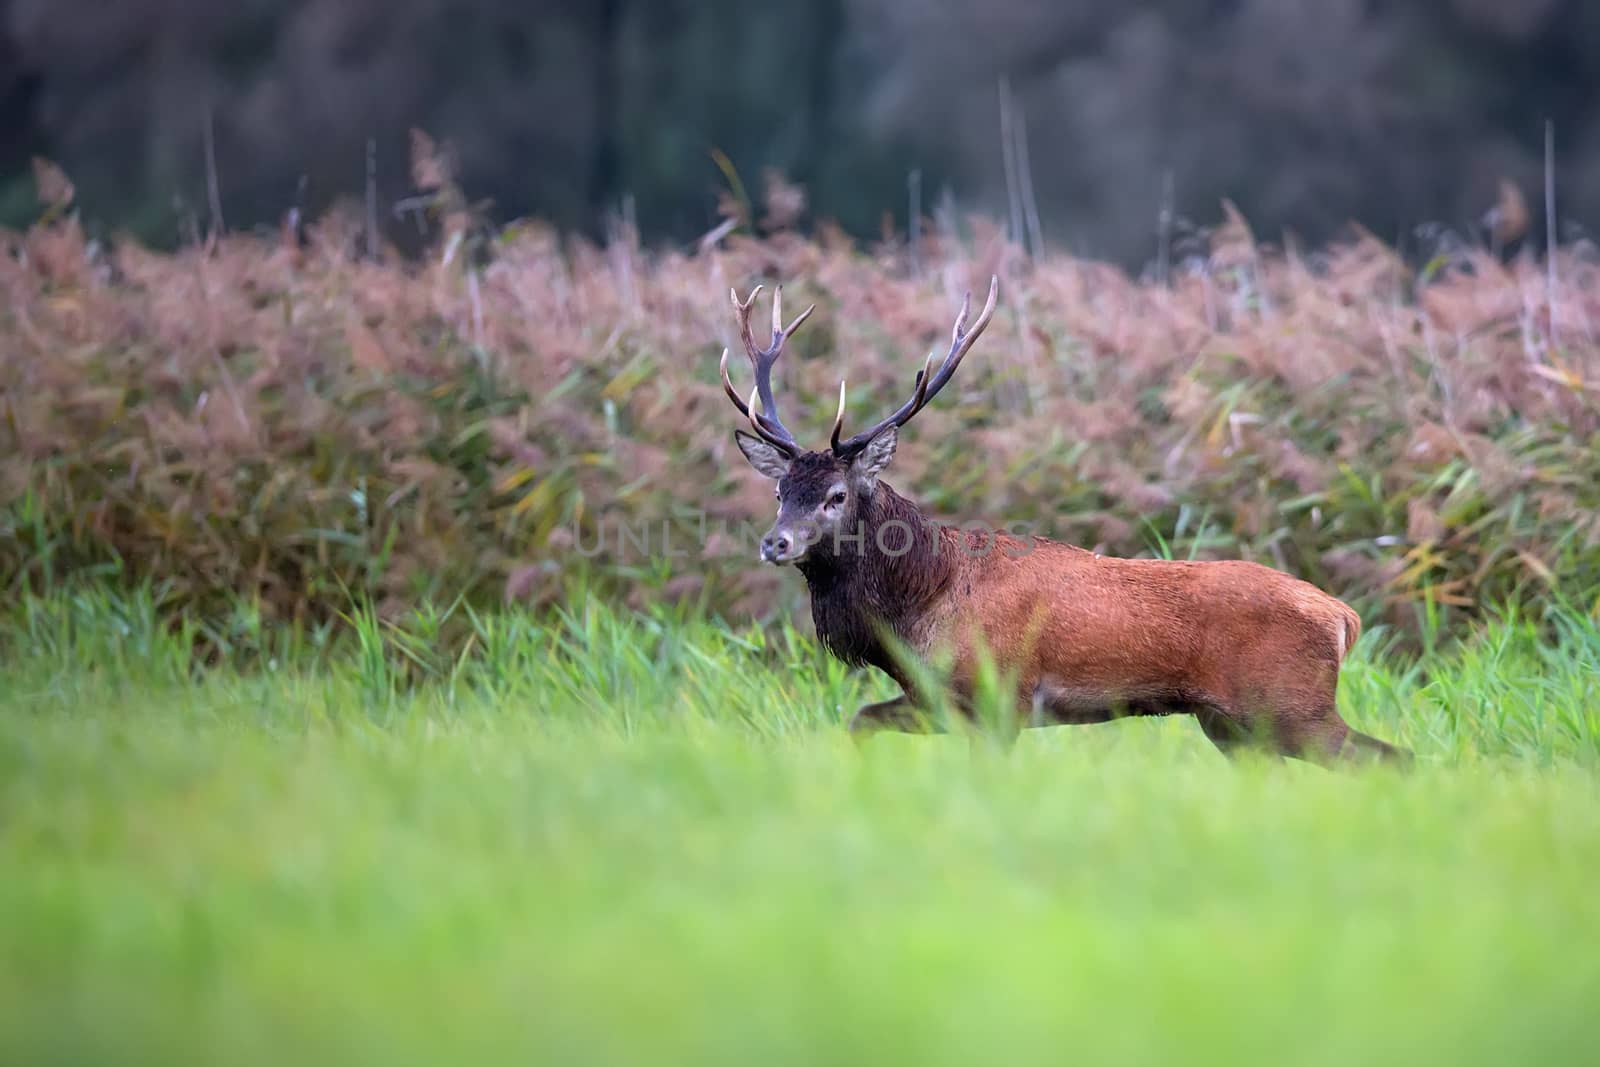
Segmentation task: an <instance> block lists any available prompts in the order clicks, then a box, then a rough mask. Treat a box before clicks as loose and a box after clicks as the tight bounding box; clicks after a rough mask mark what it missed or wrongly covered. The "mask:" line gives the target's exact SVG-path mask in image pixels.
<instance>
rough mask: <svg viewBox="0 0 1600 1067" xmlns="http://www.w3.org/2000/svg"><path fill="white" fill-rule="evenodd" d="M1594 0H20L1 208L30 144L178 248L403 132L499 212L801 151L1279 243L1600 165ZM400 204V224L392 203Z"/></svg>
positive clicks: (561, 203)
mask: <svg viewBox="0 0 1600 1067" xmlns="http://www.w3.org/2000/svg"><path fill="white" fill-rule="evenodd" d="M1597 44H1600V5H1597V4H1595V3H1593V2H1587V3H1586V2H1585V0H1514V2H1513V0H1411V2H1406V3H1400V2H1394V0H1164V2H1145V3H1128V2H1124V0H937V2H935V0H927V2H920V3H903V2H901V3H897V2H892V0H815V2H813V3H807V4H793V3H791V4H778V3H758V2H752V0H739V2H735V0H697V2H694V3H690V2H688V0H519V2H513V0H453V2H446V0H235V2H233V3H229V4H217V3H213V2H210V0H116V2H107V0H0V225H20V224H23V223H26V222H27V221H30V220H31V219H32V218H33V217H34V216H35V214H36V211H37V208H36V202H35V199H34V188H33V185H32V181H31V176H30V171H29V160H30V158H31V157H33V156H36V155H38V156H45V157H48V158H50V159H52V160H54V161H56V162H58V163H60V164H61V165H62V166H63V167H64V168H65V169H66V171H67V172H68V174H70V175H71V177H72V179H73V180H74V181H75V182H76V184H77V187H78V194H79V205H80V207H81V209H82V211H83V213H84V219H85V222H86V224H88V225H89V226H90V227H91V228H92V229H98V230H102V231H104V232H108V233H109V232H115V231H118V230H126V231H129V232H131V233H133V234H135V235H137V236H138V237H140V238H141V239H143V240H144V241H147V242H151V243H154V244H157V245H163V244H172V243H175V242H176V241H178V240H179V239H180V235H181V234H182V233H183V228H182V220H183V218H184V217H185V216H186V215H188V214H192V213H194V212H196V211H197V210H203V209H204V207H205V205H206V202H207V189H206V177H205V175H206V165H205V159H206V156H207V150H208V141H211V142H212V143H213V146H214V157H215V161H216V174H217V191H218V194H219V200H220V205H221V207H222V210H223V212H224V217H225V220H226V222H227V224H228V226H229V227H230V228H234V229H239V228H246V227H250V226H255V225H260V224H271V223H274V222H275V221H276V220H277V219H279V218H281V217H282V215H283V213H284V212H285V211H287V210H289V209H290V208H292V207H299V208H301V209H302V210H303V211H304V212H306V213H308V214H315V213H316V212H318V211H320V210H321V209H323V208H325V207H326V206H327V205H328V204H330V203H332V202H333V201H335V200H336V199H338V198H339V197H341V196H346V195H354V196H360V195H362V192H363V190H364V188H365V187H366V183H367V181H368V167H369V154H368V149H369V145H370V146H371V147H372V150H373V151H372V157H371V161H370V162H371V165H372V173H373V175H374V177H375V181H376V188H377V189H378V193H379V199H380V202H381V203H383V204H385V206H388V205H392V203H393V202H394V201H395V200H397V199H399V198H401V197H403V196H404V195H406V193H407V191H408V190H409V189H410V184H409V181H408V169H407V158H408V151H409V148H408V140H407V133H408V130H409V129H410V128H412V127H420V128H422V129H424V130H426V131H427V132H428V133H430V134H431V135H433V136H434V137H435V138H437V139H439V140H440V141H443V142H446V143H449V144H451V145H453V146H454V148H455V150H456V152H457V154H458V157H459V165H460V177H461V184H462V186H463V188H464V189H465V190H466V191H467V192H468V194H469V195H472V196H475V197H483V198H484V199H485V200H486V201H488V202H489V204H490V212H491V214H492V215H493V216H494V217H496V218H502V219H504V218H509V217H513V216H529V215H536V216H540V217H543V218H546V219H548V220H550V221H551V222H553V223H555V224H557V225H558V226H560V227H561V228H563V229H569V230H576V231H580V232H589V233H596V234H598V233H601V232H603V230H604V227H605V225H606V219H607V218H608V216H610V215H611V214H613V213H622V214H625V215H627V216H629V217H631V218H632V219H633V220H634V221H635V222H636V224H637V226H638V228H639V230H640V232H641V233H642V235H643V236H644V238H645V239H646V240H647V241H661V240H691V239H693V238H695V237H697V236H699V235H700V234H702V233H704V232H705V231H706V230H708V229H709V228H711V227H714V226H715V225H716V224H717V222H718V221H719V215H718V200H719V197H720V196H722V195H724V194H726V193H729V192H732V193H733V194H735V195H737V194H738V193H739V190H740V186H741V185H743V186H748V187H749V188H751V189H752V190H753V189H755V188H757V187H759V185H760V184H761V181H762V175H763V172H764V171H765V170H766V169H767V168H776V169H777V170H779V171H781V172H782V173H783V174H784V175H786V176H787V177H788V178H789V179H791V180H792V181H794V182H796V183H798V184H799V185H800V186H802V187H803V188H804V189H805V191H806V195H807V205H806V208H807V212H808V217H809V218H812V219H816V218H829V219H834V220H837V221H838V222H839V223H841V224H842V225H843V226H844V227H846V228H847V229H848V230H849V231H851V232H852V233H855V234H857V235H861V236H871V235H875V234H877V233H878V232H880V231H881V230H882V229H883V228H884V226H885V225H886V224H891V225H894V226H896V227H901V228H903V227H904V225H905V220H906V218H907V215H908V210H909V208H908V205H909V203H910V198H911V196H912V195H913V190H912V184H913V175H914V174H915V175H916V179H915V183H916V185H917V186H918V188H917V189H916V193H915V195H917V196H919V197H920V199H921V201H922V203H923V205H924V207H925V208H926V210H929V211H932V210H934V209H935V208H936V207H937V205H938V204H939V203H940V202H941V201H944V202H948V203H954V204H957V205H959V206H960V207H961V208H962V209H964V210H970V209H975V210H980V211H985V212H992V213H994V214H996V215H998V216H1000V217H1005V216H1006V215H1007V214H1010V215H1012V216H1013V219H1014V221H1015V222H1016V223H1017V224H1019V225H1020V226H1021V227H1023V228H1024V229H1026V230H1028V231H1030V233H1031V234H1032V236H1033V238H1034V239H1036V240H1037V239H1038V238H1039V237H1043V239H1045V240H1048V241H1049V242H1050V243H1051V244H1052V245H1053V246H1056V247H1059V248H1063V249H1065V250H1067V251H1071V252H1073V253H1075V254H1077V255H1081V256H1092V257H1103V258H1108V259H1111V260H1114V261H1118V262H1120V263H1122V264H1124V265H1138V264H1141V263H1144V262H1147V261H1148V260H1150V259H1151V257H1152V256H1153V255H1154V251H1155V248H1156V244H1157V240H1156V232H1157V228H1158V225H1159V222H1158V219H1159V218H1160V217H1161V214H1162V211H1163V207H1164V206H1166V207H1169V208H1170V211H1169V212H1168V218H1169V219H1171V220H1173V221H1172V222H1171V223H1170V225H1172V226H1173V227H1175V228H1177V229H1180V230H1181V229H1182V228H1183V225H1184V222H1183V220H1184V219H1186V218H1187V219H1193V220H1195V221H1196V223H1197V224H1202V225H1203V224H1205V223H1208V222H1211V221H1214V220H1216V219H1218V218H1219V217H1220V209H1219V202H1220V201H1221V199H1222V198H1225V197H1226V198H1229V199H1231V200H1233V201H1234V202H1235V203H1237V204H1238V206H1239V207H1240V209H1241V210H1242V211H1243V213H1244V214H1245V215H1246V216H1247V217H1248V218H1250V219H1251V221H1252V222H1253V223H1254V225H1255V226H1256V228H1257V230H1258V232H1260V233H1261V234H1262V235H1263V236H1265V237H1268V238H1271V239H1277V238H1278V237H1279V236H1280V235H1281V234H1282V233H1284V232H1285V231H1289V232H1293V233H1294V234H1296V235H1298V236H1299V237H1301V238H1303V239H1304V240H1306V241H1307V242H1311V243H1316V242H1320V241H1321V240H1324V239H1326V238H1328V237H1330V236H1332V235H1334V234H1335V233H1336V232H1337V231H1338V230H1339V229H1340V227H1342V226H1344V225H1345V224H1346V223H1347V222H1349V221H1350V220H1359V221H1360V222H1362V223H1363V224H1364V225H1366V226H1368V227H1369V228H1371V229H1372V230H1373V231H1374V232H1375V233H1376V234H1377V235H1378V236H1380V237H1381V238H1383V239H1384V240H1386V241H1390V242H1402V243H1403V242H1405V241H1407V240H1409V239H1410V238H1411V237H1412V236H1414V234H1415V233H1416V229H1417V227H1418V226H1423V225H1429V224H1431V225H1435V226H1440V225H1442V226H1446V227H1451V228H1463V229H1470V228H1473V227H1480V226H1482V225H1483V221H1484V215H1485V211H1486V210H1488V209H1489V208H1491V207H1492V206H1493V205H1494V204H1495V203H1496V202H1497V200H1498V199H1500V198H1501V197H1502V196H1503V193H1502V188H1503V186H1502V183H1503V182H1504V181H1505V180H1510V181H1511V182H1513V183H1515V184H1516V185H1517V186H1518V187H1519V188H1520V189H1521V190H1523V192H1524V193H1525V194H1526V195H1527V197H1528V198H1529V199H1530V200H1532V201H1534V202H1535V203H1537V198H1538V196H1539V195H1540V188H1541V185H1542V180H1543V178H1542V168H1543V156H1544V125H1545V122H1546V121H1547V120H1549V121H1551V122H1553V123H1554V128H1555V130H1556V137H1557V144H1558V164H1559V167H1558V177H1559V179H1560V188H1561V190H1562V192H1561V211H1560V214H1561V216H1562V218H1563V219H1585V218H1590V217H1592V216H1593V215H1594V214H1595V212H1596V209H1597V208H1600V187H1597V186H1596V185H1595V184H1594V183H1592V182H1590V183H1585V182H1582V181H1581V180H1580V179H1581V176H1582V175H1584V174H1586V173H1589V172H1591V171H1592V170H1593V169H1594V167H1595V165H1596V164H1597V163H1600V107H1597V104H1600V47H1596V45H1597ZM384 214H385V216H386V217H387V218H388V225H390V226H391V227H392V228H393V229H394V230H395V231H396V232H398V231H399V230H401V229H402V228H403V227H402V224H401V221H400V220H399V219H396V218H394V217H393V215H392V213H391V212H388V211H385V213H384Z"/></svg>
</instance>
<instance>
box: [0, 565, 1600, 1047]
mask: <svg viewBox="0 0 1600 1067" xmlns="http://www.w3.org/2000/svg"><path fill="white" fill-rule="evenodd" d="M153 617H154V616H153V613H152V612H151V611H150V610H149V605H148V604H147V603H146V602H143V601H141V600H139V599H138V598H131V599H124V600H113V599H108V598H105V597H95V596H83V597H78V598H68V597H61V598H58V599H55V600H53V601H51V602H48V603H39V602H33V603H30V604H28V605H24V607H22V608H20V609H18V610H17V611H16V612H15V613H14V614H13V615H12V616H11V618H10V619H9V621H8V622H6V623H5V624H4V629H3V634H4V636H3V637H0V649H3V652H0V655H3V661H0V1062H4V1063H7V1064H18V1065H22V1064H29V1065H32V1064H44V1063H72V1062H78V1063H108V1062H115V1063H119V1064H127V1063H161V1064H177V1063H228V1064H242V1063H251V1062H269V1061H270V1062H284V1063H288V1062H293V1061H294V1060H296V1059H306V1060H310V1061H313V1062H329V1063H367V1062H374V1063H376V1062H382V1063H390V1064H392V1063H397V1062H430V1063H439V1062H446V1061H460V1062H488V1061H491V1060H502V1059H511V1058H516V1059H519V1060H522V1061H525V1062H526V1061H530V1060H531V1061H539V1062H553V1063H607V1064H611V1063H651V1064H655V1063H663V1062H692V1063H697V1064H703V1063H740V1064H755V1063H763V1064H765V1063H797V1064H800V1063H803V1064H814V1063H832V1062H873V1063H881V1062H891V1061H892V1062H915V1063H962V1062H974V1061H980V1062H993V1063H1012V1062H1051V1063H1060V1062H1071V1063H1084V1064H1106V1063H1152V1062H1184V1063H1195V1062H1216V1063H1229V1064H1238V1063H1241V1062H1260V1063H1268V1062H1270V1063H1283V1062H1296V1063H1326V1064H1339V1065H1341V1067H1342V1065H1348V1064H1353V1063H1363V1064H1367V1063H1406V1064H1412V1063H1417V1062H1439V1063H1452V1064H1479V1063H1481V1064H1504V1063H1519V1064H1521V1063H1580V1062H1593V1059H1594V1055H1595V1051H1594V1050H1595V1049H1596V1048H1597V1047H1600V1012H1597V1011H1596V1005H1597V1004H1600V893H1597V892H1596V884H1597V880H1600V629H1597V628H1596V627H1595V626H1594V625H1593V624H1592V623H1590V622H1588V621H1585V620H1581V619H1573V620H1569V621H1568V622H1566V623H1565V624H1563V625H1562V626H1560V627H1559V633H1558V634H1557V636H1556V637H1555V638H1554V639H1550V640H1543V641H1541V640H1540V639H1538V638H1537V637H1536V636H1535V634H1534V632H1533V630H1531V629H1529V628H1526V627H1523V626H1521V625H1520V624H1518V623H1516V622H1514V621H1506V622H1501V623H1498V624H1496V625H1494V626H1491V627H1490V628H1489V629H1488V630H1487V631H1486V632H1485V633H1484V634H1482V635H1481V636H1480V637H1479V638H1478V639H1476V640H1475V641H1474V642H1472V643H1471V644H1470V645H1467V646H1464V647H1454V646H1452V647H1450V648H1443V649H1439V650H1436V651H1435V652H1433V653H1430V654H1428V655H1427V656H1425V657H1423V658H1421V659H1417V660H1402V659H1400V658H1399V657H1398V656H1396V655H1394V654H1393V653H1391V652H1389V651H1386V645H1385V641H1384V635H1383V634H1382V633H1381V632H1374V633H1369V634H1368V635H1367V636H1366V637H1365V638H1364V640H1363V644H1362V646H1361V648H1360V649H1359V650H1358V654H1357V658H1356V660H1355V662H1353V663H1352V664H1351V666H1350V668H1349V670H1348V672H1347V675H1346V679H1345V684H1344V687H1343V689H1342V691H1341V700H1342V702H1343V704H1344V710H1345V712H1346V714H1347V717H1348V718H1349V719H1350V720H1351V721H1352V723H1353V724H1356V725H1358V726H1359V727H1360V728H1362V729H1364V730H1367V731H1368V732H1372V733H1375V734H1378V735H1379V736H1382V737H1385V738H1388V739H1391V740H1395V741H1398V742H1401V743H1404V744H1406V745H1408V746H1411V747H1413V748H1414V749H1415V750H1416V751H1417V752H1418V755H1419V767H1418V768H1417V769H1416V770H1415V771H1414V772H1412V773H1411V774H1409V775H1401V774H1397V773H1394V772H1391V771H1387V770H1384V769H1373V770H1371V771H1365V772H1361V773H1352V774H1330V773H1327V772H1324V771H1322V770H1320V769H1317V768H1314V767H1308V766H1305V765H1302V764H1295V763H1288V764H1280V763H1274V762H1269V761H1266V760H1258V759H1248V760H1244V761H1241V762H1237V763H1230V762H1228V761H1225V760H1224V759H1223V758H1221V757H1220V756H1219V755H1217V754H1216V753H1215V752H1214V750H1212V749H1211V748H1210V746H1209V745H1208V744H1207V743H1206V742H1205V740H1204V739H1203V737H1202V736H1201V734H1200V732H1199V730H1198V729H1197V728H1196V726H1195V725H1194V724H1193V723H1192V722H1189V721H1187V720H1172V721H1160V722H1151V721H1129V722H1122V723H1116V724H1112V725H1108V726H1101V727H1082V728H1068V729H1057V730H1045V731H1032V732H1029V733H1027V734H1025V735H1024V736H1023V737H1022V738H1021V739H1020V740H1019V741H1018V742H1017V744H1016V745H1015V746H1014V747H1011V748H1007V747H1005V746H1004V745H1002V744H997V743H993V742H991V741H988V740H986V739H984V738H962V737H959V736H943V737H933V738H907V737H888V736H886V737H880V738H877V739H875V740H873V741H872V742H870V743H869V744H867V745H865V746H861V747H857V746H856V745H855V744H853V743H852V742H851V741H850V740H849V738H848V737H847V736H846V735H845V734H844V732H843V730H842V727H841V723H842V721H843V720H844V718H845V717H846V716H847V715H848V714H849V713H850V712H851V711H853V710H854V708H855V706H856V705H857V704H858V703H859V702H861V701H864V700H866V699H872V698H875V697H877V696H879V695H880V694H881V693H883V692H885V691H886V689H885V683H883V682H882V681H881V680H879V679H874V678H871V677H867V676H863V675H854V674H849V673H847V672H845V671H844V670H843V669H842V668H840V667H838V666H837V665H835V664H833V663H831V662H829V661H827V660H825V659H823V658H822V657H821V655H820V654H819V653H818V652H817V651H816V650H815V649H813V648H812V647H811V646H810V644H809V642H808V641H806V640H805V639H804V638H802V637H800V636H798V635H796V634H794V633H791V632H788V631H783V630H767V631H762V630H760V629H756V628H737V629H729V628H726V627H722V626H719V625H717V624H714V623H712V622H707V621H699V620H694V619H689V618H675V617H671V616H669V615H665V614H662V615H656V616H643V615H620V614H614V613H612V612H609V611H606V610H601V609H599V608H594V609H578V610H575V611H573V612H572V613H570V614H568V615H567V616H566V617H565V618H557V619H552V620H549V621H547V622H544V623H540V622H538V621H535V620H534V619H533V618H531V617H528V616H523V615H503V616H496V617H492V618H485V619H479V620H476V621H475V622H474V623H473V626H474V630H475V632H474V639H473V641H472V642H471V643H470V644H469V645H468V647H467V651H466V652H465V653H464V654H463V655H461V656H460V657H458V658H454V659H452V660H451V661H450V662H449V663H448V664H447V665H446V666H445V667H443V668H440V669H438V670H437V671H436V672H435V674H434V676H433V677H432V678H431V680H430V681H429V682H428V683H427V684H425V685H424V686H422V687H421V688H420V689H416V690H411V689H407V688H404V687H401V686H400V685H399V684H398V682H397V678H396V665H397V664H404V663H405V662H407V661H408V660H409V661H415V660H416V659H417V658H418V657H419V655H420V654H421V653H422V652H425V651H426V649H425V648H422V647H420V645H419V643H418V642H416V641H414V640H411V641H408V640H407V639H405V638H403V636H402V635H396V634H386V633H385V632H384V631H383V630H382V628H380V627H376V626H372V625H366V626H365V627H363V628H362V629H361V631H360V632H361V634H362V637H363V639H362V641H361V642H360V643H357V644H353V645H351V646H350V647H348V648H342V649H334V650H331V651H329V650H322V649H319V647H318V646H317V644H316V642H314V641H307V642H297V641H295V640H291V639H288V638H285V639H283V640H281V641H280V642H279V645H278V647H277V651H276V652H275V653H274V654H273V655H271V656H268V657H266V658H265V659H263V660H262V661H261V662H260V664H259V665H258V666H257V668H256V669H253V670H251V671H250V672H248V673H241V672H238V671H236V670H233V669H231V668H228V667H223V668H220V669H216V670H213V671H210V672H208V673H206V674H205V675H204V676H203V677H200V678H198V679H197V678H196V677H195V676H194V672H193V670H192V668H191V665H190V664H189V662H188V654H187V651H186V650H185V647H184V645H183V644H182V643H181V642H180V641H179V640H175V639H172V638H169V637H165V636H162V635H161V633H160V632H159V628H158V627H156V626H155V624H154V623H153V621H152V620H153Z"/></svg>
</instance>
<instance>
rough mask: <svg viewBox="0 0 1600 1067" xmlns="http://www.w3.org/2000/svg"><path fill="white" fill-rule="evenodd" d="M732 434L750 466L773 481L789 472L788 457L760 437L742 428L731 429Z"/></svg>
mask: <svg viewBox="0 0 1600 1067" xmlns="http://www.w3.org/2000/svg"><path fill="white" fill-rule="evenodd" d="M733 436H734V439H735V440H736V441H738V442H739V451H741V452H743V453H744V458H745V459H748V460H749V461H750V466H752V467H754V468H755V469H756V470H758V471H760V472H761V473H762V474H765V475H766V476H767V477H768V478H771V479H772V480H773V481H777V480H778V479H779V478H782V477H783V476H784V475H786V474H788V473H789V457H788V456H786V455H784V454H783V453H782V452H780V451H778V449H776V448H774V447H773V446H771V445H769V444H767V443H766V442H765V441H763V440H762V439H761V438H759V437H756V436H754V435H753V434H747V433H745V432H744V431H743V430H735V431H733Z"/></svg>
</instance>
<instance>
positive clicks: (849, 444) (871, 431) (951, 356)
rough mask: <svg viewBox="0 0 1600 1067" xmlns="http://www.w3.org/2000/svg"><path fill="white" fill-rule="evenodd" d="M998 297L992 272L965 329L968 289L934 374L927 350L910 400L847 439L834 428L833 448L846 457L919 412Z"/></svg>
mask: <svg viewBox="0 0 1600 1067" xmlns="http://www.w3.org/2000/svg"><path fill="white" fill-rule="evenodd" d="M999 296H1000V278H999V277H998V276H997V275H991V276H990V278H989V299H988V300H986V301H984V305H983V311H981V312H980V313H979V314H978V321H977V322H974V323H973V324H972V327H971V329H968V328H967V316H968V315H970V314H971V313H972V293H970V292H968V293H967V294H966V297H965V298H964V299H963V300H962V301H961V313H960V314H959V315H957V316H956V322H955V325H954V326H953V327H952V328H951V330H950V350H949V352H947V353H946V354H945V357H944V361H943V362H942V363H940V364H939V370H938V372H937V373H935V374H933V375H932V376H931V377H930V376H929V372H930V371H931V370H932V369H933V353H932V352H930V353H928V358H927V359H926V360H924V361H923V364H922V369H921V370H919V371H918V372H917V380H916V384H915V387H914V389H913V391H912V394H911V399H909V400H907V401H906V402H905V403H904V404H901V405H900V407H899V408H897V409H895V412H894V414H892V415H890V416H889V417H888V418H886V419H883V420H882V421H880V422H877V423H874V424H873V425H872V426H870V427H869V428H867V429H865V430H863V431H861V432H860V433H858V434H856V435H855V436H854V437H851V438H850V439H849V440H847V441H843V442H840V441H839V439H838V430H837V428H835V431H834V439H833V451H834V453H835V454H836V455H842V456H848V455H851V454H853V453H855V452H859V451H860V450H861V449H863V448H865V447H866V446H867V443H868V442H870V441H871V440H872V439H873V438H874V437H876V436H878V435H879V434H880V433H882V432H883V431H884V430H886V429H888V428H889V427H890V426H896V427H898V426H904V425H905V424H906V423H907V422H910V421H911V418H912V416H914V415H915V414H916V413H917V412H919V411H921V410H922V409H923V407H924V406H926V404H927V403H928V401H930V400H932V399H933V398H934V397H935V396H937V395H938V394H939V390H941V389H943V388H944V387H945V383H946V382H948V381H949V380H950V378H951V377H952V376H953V375H954V374H955V372H956V368H957V367H959V366H961V361H962V360H963V359H965V358H966V355H967V353H968V352H970V351H972V346H973V345H974V344H975V343H976V342H977V340H978V337H979V335H981V334H982V333H983V331H984V330H985V329H986V328H987V327H988V325H989V320H990V319H991V318H992V317H993V316H994V309H995V304H996V303H997V301H998V300H999Z"/></svg>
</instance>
